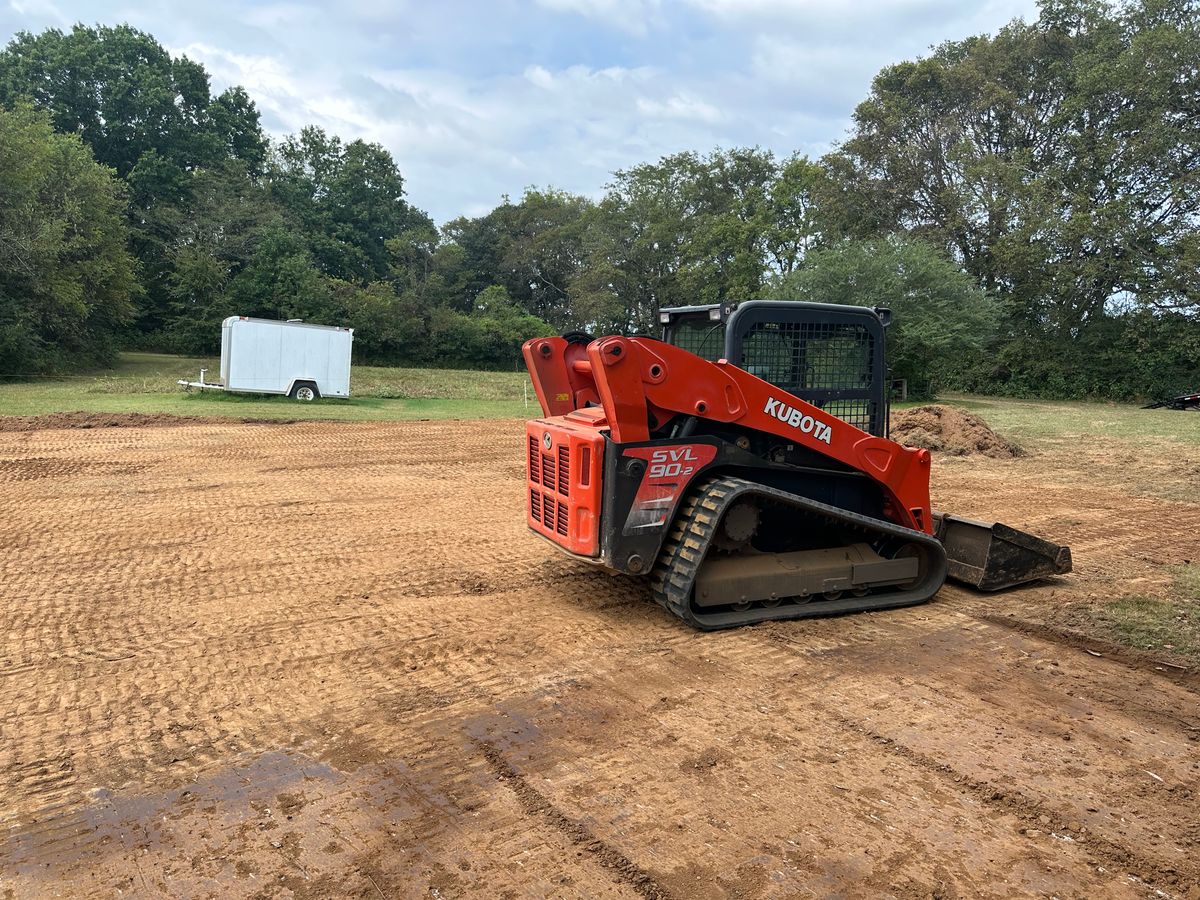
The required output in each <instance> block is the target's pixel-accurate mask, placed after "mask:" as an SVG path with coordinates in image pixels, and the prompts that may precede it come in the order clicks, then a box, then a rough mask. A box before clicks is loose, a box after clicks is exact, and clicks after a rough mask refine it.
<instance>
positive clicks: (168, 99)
mask: <svg viewBox="0 0 1200 900" xmlns="http://www.w3.org/2000/svg"><path fill="white" fill-rule="evenodd" d="M0 184H4V185H5V187H6V189H5V191H4V192H3V194H2V195H0V358H3V359H4V360H5V364H4V366H3V368H5V369H6V370H8V369H11V370H13V371H18V372H28V373H33V372H39V371H55V370H61V369H64V368H69V367H71V366H80V365H94V364H97V363H103V362H105V361H107V360H110V359H111V358H112V355H113V354H114V352H115V350H116V349H117V348H119V347H122V346H126V347H128V346H141V347H153V348H159V349H168V350H175V351H180V352H189V353H209V352H212V351H213V350H214V349H215V346H216V342H217V341H218V337H219V330H218V328H217V324H218V323H219V322H220V320H221V319H222V318H224V317H225V316H226V315H231V314H238V315H259V316H266V317H271V318H305V319H308V320H312V321H326V322H336V323H338V324H346V325H350V326H352V327H354V328H355V329H356V344H357V345H358V352H359V353H360V354H362V356H363V357H364V358H365V359H369V360H372V361H379V362H392V363H401V364H411V365H428V364H441V365H472V366H483V367H498V366H512V365H515V364H516V362H517V359H518V355H519V346H520V343H521V341H522V340H523V339H525V338H527V337H529V336H532V335H535V334H546V333H552V332H556V331H557V332H562V331H574V330H585V331H589V332H592V333H596V334H601V333H623V334H632V333H650V334H653V333H654V332H655V330H656V328H657V312H658V309H659V308H660V307H663V306H674V305H691V304H697V303H716V302H737V301H743V300H752V299H758V298H782V299H806V300H819V301H828V302H845V303H860V304H865V305H879V306H890V307H891V308H892V309H894V310H895V311H896V322H897V324H896V326H894V329H893V333H892V335H891V338H890V341H891V344H892V346H891V354H892V364H893V367H894V368H895V370H896V374H897V375H898V376H900V377H906V378H908V379H909V380H910V382H911V383H912V384H913V385H915V386H917V387H918V388H921V387H925V388H929V387H942V388H960V389H969V390H978V391H990V392H999V393H1009V394H1016V395H1025V396H1058V397H1073V396H1102V397H1115V398H1129V397H1140V396H1149V395H1158V394H1162V393H1167V392H1170V391H1173V390H1176V389H1179V390H1183V389H1185V388H1189V387H1192V386H1193V383H1194V382H1195V381H1196V379H1197V378H1200V14H1198V11H1197V7H1196V5H1195V3H1194V0H1132V2H1128V3H1123V4H1120V5H1113V4H1107V3H1103V2H1098V0H1043V2H1042V3H1041V6H1040V15H1039V17H1038V19H1037V20H1036V21H1034V22H1029V23H1026V22H1022V21H1019V20H1018V21H1014V22H1012V23H1010V24H1009V25H1008V26H1006V27H1004V28H1002V29H1001V30H1000V31H999V32H998V33H997V34H995V35H992V36H986V35H981V36H977V37H972V38H968V39H966V40H963V41H956V42H950V43H945V44H942V45H940V46H938V47H936V48H934V49H933V50H932V51H931V52H930V53H929V54H928V55H927V56H925V57H923V58H921V59H917V60H914V61H910V62H903V63H900V64H898V65H894V66H890V67H888V68H886V69H884V70H883V71H882V72H880V73H879V74H878V75H877V76H876V78H875V79H874V81H873V83H872V87H871V91H870V94H869V95H868V97H867V98H866V99H865V100H864V101H863V102H862V103H861V104H859V106H858V107H857V109H856V110H855V111H854V119H853V126H852V129H851V132H850V134H849V135H848V137H847V138H846V140H845V141H843V142H842V143H841V144H840V145H839V146H838V147H836V148H835V149H834V150H833V151H831V152H830V153H828V154H826V155H825V156H824V157H822V158H820V159H816V160H814V159H809V158H807V157H805V156H803V155H799V154H797V155H793V156H790V157H783V158H781V157H778V156H776V155H775V154H773V153H771V152H769V151H765V150H762V149H759V148H732V149H716V150H713V151H711V152H707V153H699V152H687V153H678V154H673V155H670V156H666V157H663V158H661V159H659V160H657V161H654V162H647V163H644V164H641V165H637V166H633V167H631V168H629V169H626V170H621V171H618V172H615V173H613V175H612V179H611V181H610V183H609V184H608V186H607V187H606V189H605V190H604V192H603V195H602V196H601V197H600V198H599V199H596V200H593V199H590V198H586V197H581V196H577V195H573V194H570V193H566V192H563V191H559V190H555V189H552V188H529V189H527V190H526V191H525V193H524V194H523V196H521V197H520V198H519V199H516V200H512V199H509V198H504V200H503V202H501V203H500V204H499V205H498V206H497V207H496V208H495V209H493V210H492V211H491V212H489V213H487V214H486V215H483V216H477V217H462V218H458V219H455V220H453V221H451V222H448V223H445V224H444V225H442V227H441V228H438V227H436V226H435V224H434V223H433V222H432V221H431V219H430V218H429V216H428V215H427V214H426V213H424V212H423V211H421V210H419V209H417V208H415V207H414V206H412V205H411V204H409V203H408V202H407V201H406V200H405V192H404V180H403V178H402V176H401V173H400V171H399V169H398V167H397V165H396V162H395V160H394V159H393V158H392V157H391V155H390V154H389V153H388V152H387V151H386V150H385V149H384V148H382V147H380V146H378V145H375V144H370V143H366V142H363V141H351V142H344V141H342V140H340V139H339V138H338V137H336V136H334V135H330V134H327V133H325V132H324V131H322V130H321V129H319V128H315V127H310V128H305V129H303V130H302V131H301V132H299V133H298V134H294V135H291V136H288V137H285V138H283V139H282V140H278V141H270V140H268V138H267V137H266V135H265V134H264V132H263V130H262V127H261V125H260V122H259V116H258V112H257V110H256V109H255V107H254V104H253V102H252V101H251V100H250V98H249V97H248V96H247V94H246V93H245V91H243V90H242V89H241V88H237V87H234V88H230V89H228V90H226V91H224V92H223V93H221V94H219V95H216V96H213V94H212V92H211V89H210V86H209V79H208V75H207V73H206V72H205V71H204V69H203V67H201V66H200V65H198V64H197V63H195V62H192V61H190V60H188V59H186V58H172V57H171V56H170V54H169V53H167V52H166V51H165V50H164V49H163V48H162V47H161V46H160V45H159V44H158V43H157V42H156V41H155V40H154V39H153V38H152V37H151V36H150V35H147V34H144V33H141V32H138V31H136V30H135V29H132V28H130V27H128V26H118V27H112V28H109V27H95V28H86V27H82V26H77V27H75V28H74V29H72V30H71V31H70V32H65V33H64V32H61V31H57V30H50V31H46V32H43V33H41V34H38V35H31V34H19V35H17V37H16V38H14V39H13V41H12V42H11V43H10V44H9V45H8V47H7V48H6V49H5V50H3V51H0Z"/></svg>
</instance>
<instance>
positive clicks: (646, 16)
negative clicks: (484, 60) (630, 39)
mask: <svg viewBox="0 0 1200 900" xmlns="http://www.w3.org/2000/svg"><path fill="white" fill-rule="evenodd" d="M537 2H538V5H539V6H541V7H543V8H545V9H548V10H551V11H553V12H560V13H574V14H575V15H579V16H583V17H584V18H586V19H592V20H593V21H596V22H601V23H603V24H605V25H608V26H610V27H612V28H617V29H619V30H621V31H626V32H628V33H630V34H633V35H636V36H638V37H643V36H645V35H646V34H647V33H648V32H649V31H650V29H651V27H653V26H654V25H656V24H658V23H659V22H660V21H661V20H660V17H659V7H660V3H659V0H537Z"/></svg>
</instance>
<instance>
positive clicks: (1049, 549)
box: [524, 302, 1071, 629]
mask: <svg viewBox="0 0 1200 900" xmlns="http://www.w3.org/2000/svg"><path fill="white" fill-rule="evenodd" d="M662 315H663V323H664V325H665V326H666V328H665V330H664V341H663V342H659V341H654V340H651V339H648V338H624V337H604V338H600V339H598V340H592V339H591V338H590V337H588V336H586V335H570V336H568V337H567V338H535V339H533V340H531V341H528V342H527V343H526V344H525V346H524V355H525V361H526V365H527V366H528V368H529V372H530V376H531V377H532V380H533V385H534V388H535V390H536V392H537V395H538V399H539V401H540V402H541V405H542V409H543V411H544V413H545V416H544V417H543V418H540V419H534V420H531V421H530V422H528V423H527V424H526V445H527V458H526V464H527V481H528V483H527V489H528V494H527V496H528V501H527V503H528V505H527V510H526V521H527V523H528V525H529V527H530V529H531V530H532V531H533V532H534V533H535V534H537V535H539V536H541V537H543V538H545V539H546V540H549V541H551V542H553V543H554V544H556V545H557V546H558V547H559V548H560V549H564V550H566V551H567V552H569V553H571V554H572V555H574V556H575V557H577V558H579V559H583V560H587V561H589V562H592V563H596V564H599V565H602V566H605V567H607V568H609V569H612V570H614V571H618V572H625V573H628V574H633V575H649V576H650V577H651V582H652V585H653V588H654V595H655V598H656V599H657V600H658V602H659V603H661V604H662V605H663V606H664V607H665V608H667V609H668V610H670V611H671V612H673V613H674V614H675V615H677V616H679V617H680V618H681V619H683V620H684V621H686V622H688V623H689V624H691V625H693V626H695V627H698V628H705V629H713V628H727V627H731V626H735V625H742V624H748V623H753V622H762V621H767V620H770V619H792V618H806V617H810V616H822V615H833V614H837V613H844V612H855V611H865V610H874V609H887V608H891V607H897V606H904V605H908V604H912V603H921V602H923V601H926V600H929V599H930V598H931V597H933V595H934V594H935V593H936V592H937V590H938V589H939V588H940V587H941V585H942V584H943V582H944V581H945V579H946V578H947V577H951V578H955V579H957V580H960V581H963V582H965V583H967V584H969V585H971V586H973V587H976V588H979V589H981V590H998V589H1000V588H1004V587H1011V586H1013V585H1017V584H1021V583H1024V582H1027V581H1031V580H1036V579H1041V578H1047V577H1052V576H1055V575H1061V574H1065V573H1066V572H1069V571H1070V568H1071V554H1070V551H1069V550H1068V549H1067V548H1065V547H1059V546H1057V545H1055V544H1052V543H1050V542H1048V541H1045V540H1043V539H1041V538H1037V537H1034V536H1033V535H1030V534H1026V533H1024V532H1022V531H1018V530H1017V529H1014V528H1011V527H1009V526H1007V525H1002V524H998V523H996V524H985V523H980V522H975V521H972V520H970V519H963V518H959V517H956V516H948V515H940V514H939V515H935V514H934V512H933V510H932V509H931V508H930V503H929V472H930V467H931V463H932V457H931V455H930V453H929V451H928V450H921V449H914V448H911V447H904V446H901V445H900V444H898V443H896V442H894V441H891V440H889V439H888V438H887V428H888V399H887V377H886V376H887V367H886V361H885V357H884V327H885V326H886V324H887V322H888V321H890V313H888V312H887V311H886V310H870V309H866V308H862V307H845V306H830V305H825V304H812V303H788V302H771V303H766V302H752V303H746V304H743V305H742V306H741V307H739V308H738V310H737V311H736V312H733V313H732V315H730V311H729V310H727V309H724V308H721V307H686V308H682V309H680V310H664V311H663V314H662ZM718 332H723V334H722V335H721V337H720V338H719V339H717V340H714V336H715V335H717V333H718ZM704 357H708V358H704Z"/></svg>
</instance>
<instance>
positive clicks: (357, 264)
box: [267, 126, 433, 282]
mask: <svg viewBox="0 0 1200 900" xmlns="http://www.w3.org/2000/svg"><path fill="white" fill-rule="evenodd" d="M267 180H268V182H269V184H270V187H271V192H272V195H273V196H274V197H275V199H276V200H277V201H278V202H279V204H280V205H281V206H282V207H283V209H284V211H285V214H286V216H287V217H288V219H289V221H290V222H291V223H292V224H293V225H294V226H295V227H296V229H297V230H298V231H299V232H300V233H301V234H303V235H305V237H306V238H307V240H308V242H309V249H310V252H311V253H312V255H313V258H314V259H315V260H316V263H317V265H318V266H319V267H320V269H321V271H322V272H323V273H325V274H326V275H329V276H331V277H335V278H341V279H344V280H349V281H358V282H368V281H375V280H380V279H385V278H388V277H389V276H390V275H391V267H392V265H393V262H394V260H393V259H392V257H391V255H390V253H389V250H388V247H387V242H388V240H389V239H391V238H394V237H396V236H397V235H400V234H403V233H404V232H406V231H409V230H411V229H414V228H424V229H429V228H432V227H433V223H432V222H430V220H429V217H428V216H426V215H425V214H424V213H423V212H421V211H420V210H416V209H413V208H412V207H410V206H409V205H408V203H406V202H405V200H404V179H403V178H402V177H401V175H400V171H399V169H397V167H396V163H395V160H393V159H392V156H391V154H390V153H388V152H387V150H385V149H384V148H383V147H380V146H379V145H378V144H368V143H366V142H364V141H352V142H350V143H349V144H343V143H342V141H341V140H340V139H339V138H338V137H337V136H335V135H329V134H326V133H325V132H324V131H323V130H322V129H320V128H316V127H313V126H310V127H308V128H305V129H303V130H302V131H301V132H300V133H299V134H297V135H292V136H290V137H288V138H285V139H284V140H283V142H282V143H281V144H280V145H279V146H278V147H277V148H275V151H274V153H273V154H272V156H271V159H270V161H269V163H268V166H267Z"/></svg>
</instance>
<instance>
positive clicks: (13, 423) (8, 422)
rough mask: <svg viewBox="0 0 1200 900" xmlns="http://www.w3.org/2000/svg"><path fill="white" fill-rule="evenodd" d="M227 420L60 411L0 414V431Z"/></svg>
mask: <svg viewBox="0 0 1200 900" xmlns="http://www.w3.org/2000/svg"><path fill="white" fill-rule="evenodd" d="M230 421H231V420H230V419H229V418H225V417H218V416H176V415H172V414H171V413H99V412H60V413H46V414H45V415H41V416H0V432H6V431H43V430H47V429H59V428H167V427H172V426H176V425H222V424H227V423H229V422H230ZM232 421H236V422H241V423H242V424H245V425H288V424H291V423H292V422H293V421H295V420H292V419H254V418H241V419H233V420H232Z"/></svg>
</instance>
